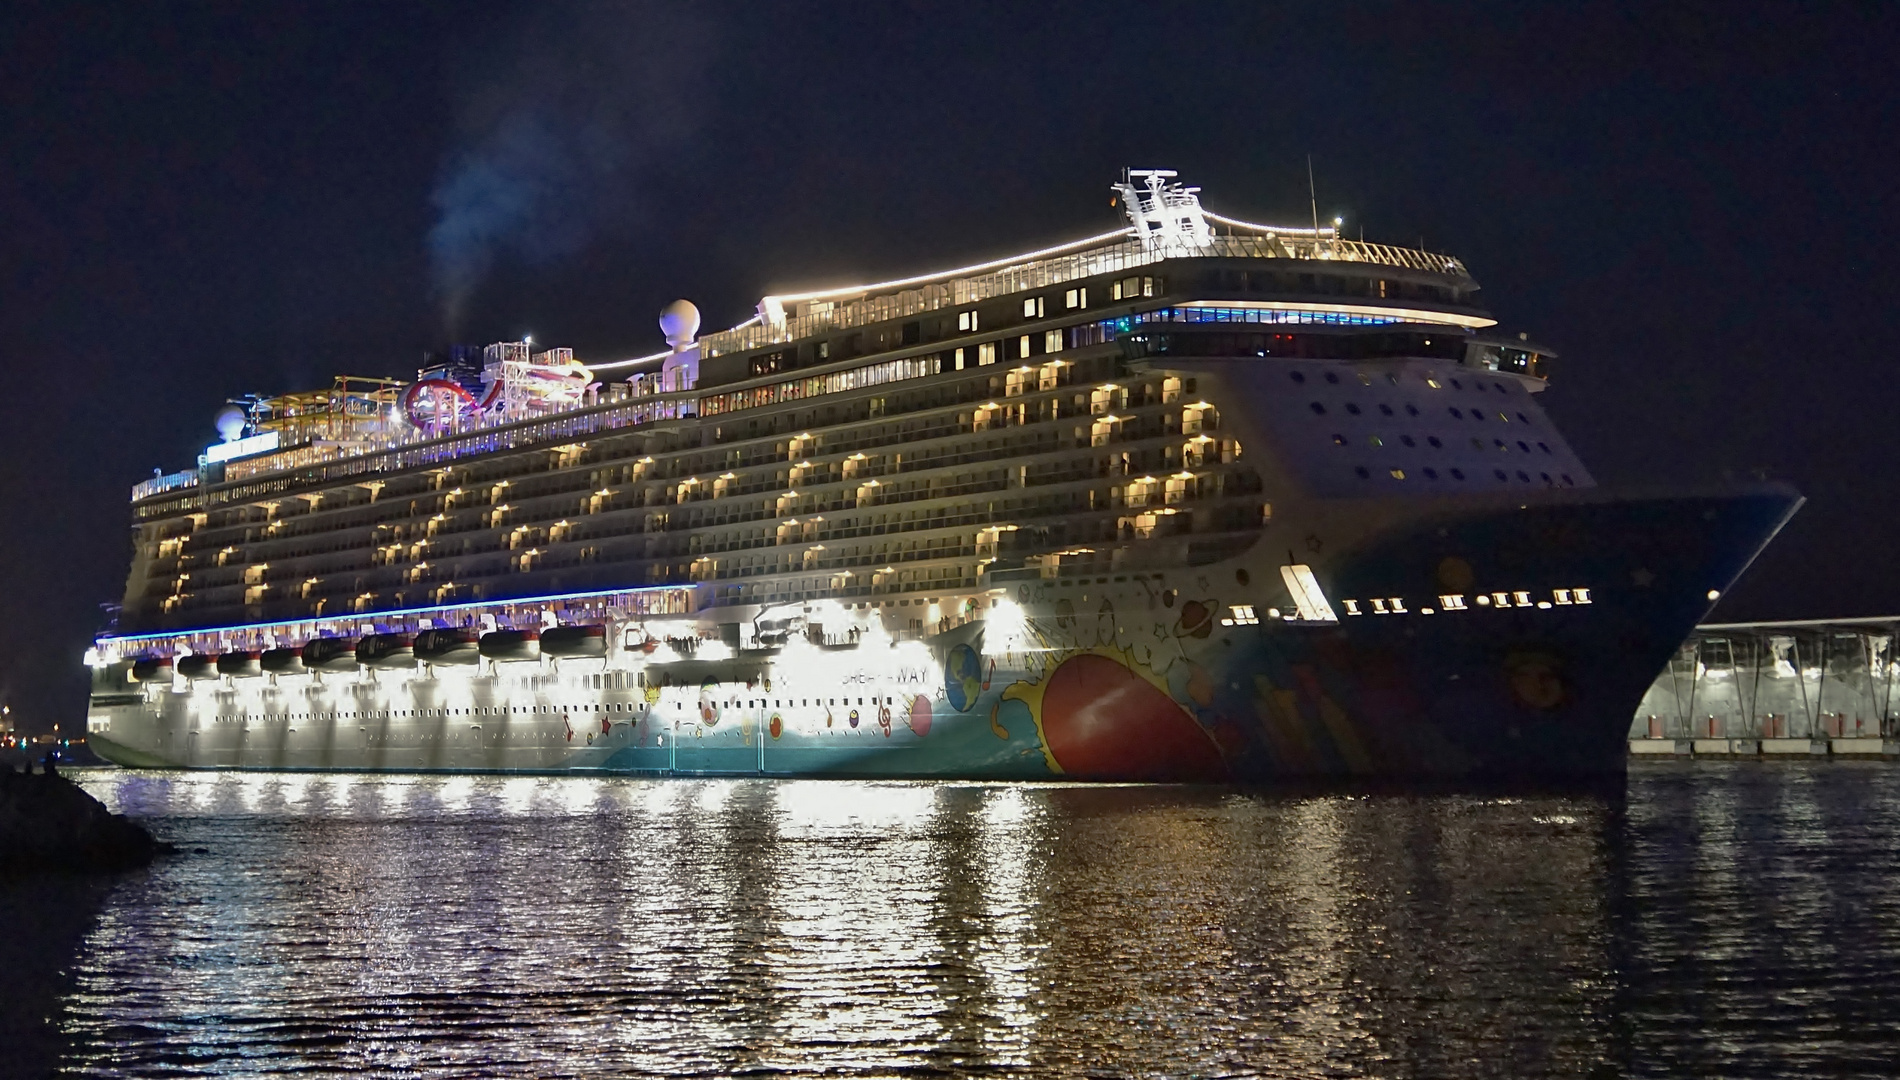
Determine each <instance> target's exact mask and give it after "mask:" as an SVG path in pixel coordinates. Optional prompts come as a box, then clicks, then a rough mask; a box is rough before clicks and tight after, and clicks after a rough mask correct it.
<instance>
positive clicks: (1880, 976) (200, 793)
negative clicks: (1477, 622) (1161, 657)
mask: <svg viewBox="0 0 1900 1080" xmlns="http://www.w3.org/2000/svg"><path fill="white" fill-rule="evenodd" d="M1829 768H1830V767H1828V766H1816V767H1814V768H1813V769H1810V770H1807V771H1798V770H1774V769H1765V768H1763V767H1760V766H1744V767H1742V768H1740V769H1729V770H1724V769H1721V768H1708V767H1702V768H1694V769H1688V770H1682V769H1674V770H1672V769H1645V770H1639V771H1638V772H1637V773H1636V774H1634V775H1633V777H1632V780H1631V790H1630V795H1629V799H1628V803H1627V813H1625V807H1624V805H1623V803H1622V802H1621V800H1618V799H1605V798H1602V797H1592V796H1583V795H1576V796H1551V797H1536V798H1512V799H1503V798H1490V797H1483V796H1478V795H1429V796H1428V795H1411V796H1405V795H1270V794H1260V793H1247V792H1235V791H1227V790H1222V789H1208V788H1168V787H1138V786H1130V787H1084V786H1058V785H1031V786H1013V785H976V784H953V783H941V784H933V783H845V782H819V781H766V780H670V781H646V780H630V779H607V778H595V777H451V776H378V775H276V774H236V773H118V772H109V773H95V774H91V775H89V776H88V777H86V779H85V780H84V781H83V782H84V783H86V785H87V786H88V788H89V789H90V790H91V791H93V793H94V794H96V795H98V796H99V797H100V798H101V799H103V800H104V801H106V802H107V803H108V805H110V806H112V807H113V809H115V810H120V811H124V812H127V813H131V814H133V815H135V816H138V817H141V818H144V819H146V820H148V821H150V822H151V823H152V824H153V825H154V827H155V828H156V829H157V831H159V832H160V833H161V834H163V835H165V836H167V837H168V838H170V839H172V840H174V841H175V842H177V843H179V844H180V845H181V846H183V847H186V848H192V849H196V848H202V849H203V851H202V852H200V853H191V854H187V855H184V856H181V857H178V858H175V859H172V860H170V861H167V862H164V863H162V864H160V865H159V866H157V867H155V868H154V869H153V870H151V871H149V872H147V873H144V874H141V875H135V876H133V877H130V878H128V879H126V880H124V881H123V882H121V884H120V885H119V886H118V888H117V889H116V891H115V892H114V894H113V895H112V897H111V898H110V900H109V901H108V902H107V904H106V905H105V907H104V910H103V912H102V914H101V915H100V917H99V920H98V923H97V925H96V926H95V928H94V929H93V931H92V933H91V936H90V938H89V940H88V944H87V946H86V948H85V949H84V951H83V952H82V954H81V956H80V959H79V962H78V967H77V974H76V989H75V991H74V992H73V994H72V995H71V996H70V998H69V1000H68V1008H67V1012H66V1016H65V1017H64V1020H63V1023H64V1026H65V1031H66V1033H67V1035H68V1037H69V1039H70V1041H71V1045H72V1049H71V1052H70V1057H69V1060H68V1064H69V1066H70V1067H71V1068H72V1069H73V1070H74V1071H78V1072H88V1073H97V1074H112V1075H128V1074H130V1075H140V1074H153V1075H155V1074H172V1075H175V1074H197V1073H242V1074H247V1075H257V1074H278V1073H290V1072H308V1071H343V1070H350V1071H368V1072H372V1073H378V1072H380V1073H399V1074H404V1075H439V1076H452V1075H509V1076H544V1075H595V1074H603V1073H641V1072H647V1073H668V1074H682V1073H685V1074H700V1075H721V1076H723V1075H730V1074H732V1073H734V1072H742V1071H755V1072H773V1073H788V1074H812V1075H816V1074H825V1075H867V1076H869V1075H890V1074H893V1073H897V1072H900V1071H906V1072H915V1071H922V1072H926V1073H934V1074H948V1075H961V1074H967V1073H971V1072H980V1071H995V1072H1029V1073H1036V1074H1045V1075H1073V1074H1077V1073H1082V1072H1089V1073H1093V1074H1098V1075H1109V1076H1119V1075H1131V1076H1134V1075H1139V1076H1148V1075H1216V1074H1220V1075H1284V1076H1312V1075H1322V1074H1354V1075H1373V1076H1420V1075H1473V1074H1486V1075H1498V1076H1504V1075H1527V1074H1559V1075H1566V1074H1567V1075H1622V1074H1649V1075H1670V1074H1675V1075H1681V1074H1688V1073H1699V1072H1734V1071H1749V1072H1753V1073H1759V1074H1776V1073H1780V1074H1783V1075H1801V1074H1808V1075H1813V1074H1815V1073H1832V1074H1834V1075H1852V1074H1856V1073H1862V1072H1864V1073H1866V1074H1867V1075H1878V1074H1879V1072H1880V1071H1881V1070H1880V1069H1879V1068H1878V1067H1877V1066H1879V1065H1880V1064H1881V1063H1884V1062H1888V1061H1890V1060H1892V1059H1893V1058H1894V1057H1895V1056H1896V1054H1900V1038H1897V1037H1896V1036H1894V1035H1891V1034H1885V1033H1884V1032H1886V1031H1887V1030H1888V1028H1887V1027H1886V1026H1885V1025H1883V1024H1882V1023H1880V1022H1879V1021H1878V1019H1877V1018H1878V1017H1879V1016H1881V1015H1882V1014H1883V1011H1884V1014H1886V1015H1889V1016H1890V1015H1891V1013H1892V1011H1893V1006H1894V1005H1895V1004H1896V1003H1900V990H1896V989H1894V986H1895V984H1896V979H1895V975H1896V974H1900V901H1896V900H1895V899H1894V898H1895V896H1896V895H1900V890H1896V889H1894V888H1893V886H1894V885H1895V884H1897V882H1896V880H1895V866H1896V859H1897V858H1900V855H1897V854H1896V852H1900V843H1896V842H1895V840H1896V837H1897V836H1900V814H1896V810H1900V770H1893V769H1891V768H1888V769H1884V770H1882V769H1880V768H1878V767H1875V768H1874V769H1871V770H1869V769H1860V770H1855V769H1851V768H1847V769H1842V768H1841V767H1832V768H1833V769H1834V771H1832V772H1828V771H1826V770H1828V769H1829ZM1843 847H1845V848H1846V849H1849V851H1850V852H1851V854H1843V852H1842V850H1840V849H1842V848H1843ZM1844 895H1845V896H1848V897H1851V898H1852V899H1853V901H1854V903H1855V904H1856V906H1855V907H1854V909H1853V910H1852V911H1851V912H1847V913H1843V912H1841V911H1840V910H1838V909H1839V905H1840V902H1841V899H1842V897H1843V896H1844ZM1837 928H1843V929H1846V930H1847V931H1848V932H1849V934H1850V935H1851V936H1849V937H1841V936H1840V935H1838V934H1836V933H1834V932H1833V931H1834V930H1835V929H1837ZM1813 965H1827V969H1826V970H1820V969H1818V968H1816V967H1815V966H1813ZM1774 995H1781V997H1780V998H1777V997H1775V996H1774ZM1779 1000H1786V1001H1789V1002H1792V1004H1789V1005H1787V1006H1786V1007H1778V1006H1777V1001H1779ZM1861 1016H1865V1017H1866V1018H1867V1019H1866V1023H1865V1024H1862V1023H1861V1022H1860V1021H1859V1020H1858V1019H1857V1018H1858V1017H1861ZM1744 1063H1746V1064H1744Z"/></svg>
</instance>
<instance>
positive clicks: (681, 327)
mask: <svg viewBox="0 0 1900 1080" xmlns="http://www.w3.org/2000/svg"><path fill="white" fill-rule="evenodd" d="M660 332H661V333H663V334H665V335H666V343H667V344H668V345H671V346H673V348H674V349H684V348H686V347H687V346H688V345H691V344H692V343H693V339H694V338H695V337H697V336H698V335H699V309H698V308H697V307H694V306H693V302H692V301H691V300H675V301H673V302H672V303H670V304H668V305H666V306H665V307H663V308H661V309H660Z"/></svg>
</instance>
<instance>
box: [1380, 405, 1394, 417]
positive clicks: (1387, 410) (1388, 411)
mask: <svg viewBox="0 0 1900 1080" xmlns="http://www.w3.org/2000/svg"><path fill="white" fill-rule="evenodd" d="M1379 412H1380V413H1381V414H1383V415H1385V416H1391V415H1392V406H1390V405H1381V406H1379Z"/></svg>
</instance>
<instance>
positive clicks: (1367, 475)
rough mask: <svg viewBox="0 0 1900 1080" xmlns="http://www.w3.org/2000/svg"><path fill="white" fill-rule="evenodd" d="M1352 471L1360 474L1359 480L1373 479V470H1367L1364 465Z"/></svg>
mask: <svg viewBox="0 0 1900 1080" xmlns="http://www.w3.org/2000/svg"><path fill="white" fill-rule="evenodd" d="M1352 471H1353V472H1355V473H1357V474H1359V479H1361V480H1370V479H1372V472H1371V470H1369V469H1367V468H1366V467H1365V466H1364V465H1360V466H1356V467H1355V468H1354V469H1353V470H1352Z"/></svg>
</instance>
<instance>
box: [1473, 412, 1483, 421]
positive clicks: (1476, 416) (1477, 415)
mask: <svg viewBox="0 0 1900 1080" xmlns="http://www.w3.org/2000/svg"><path fill="white" fill-rule="evenodd" d="M1471 418H1472V419H1473V420H1482V419H1484V414H1483V413H1481V412H1479V411H1478V410H1476V409H1473V410H1471Z"/></svg>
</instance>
